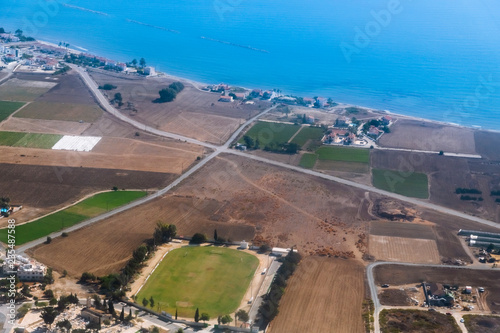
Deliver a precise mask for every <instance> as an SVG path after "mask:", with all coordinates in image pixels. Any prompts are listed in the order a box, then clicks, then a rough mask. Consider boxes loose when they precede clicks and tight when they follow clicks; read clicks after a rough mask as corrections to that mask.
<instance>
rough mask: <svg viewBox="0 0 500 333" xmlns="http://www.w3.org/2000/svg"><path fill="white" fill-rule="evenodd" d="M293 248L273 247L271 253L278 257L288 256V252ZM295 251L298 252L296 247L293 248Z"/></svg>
mask: <svg viewBox="0 0 500 333" xmlns="http://www.w3.org/2000/svg"><path fill="white" fill-rule="evenodd" d="M291 250H292V249H283V248H281V247H273V249H272V250H271V254H272V255H275V256H277V257H281V256H286V255H287V254H288V252H290V251H291ZM293 252H297V250H296V249H293Z"/></svg>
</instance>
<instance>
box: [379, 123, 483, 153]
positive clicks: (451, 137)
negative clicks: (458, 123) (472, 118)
mask: <svg viewBox="0 0 500 333" xmlns="http://www.w3.org/2000/svg"><path fill="white" fill-rule="evenodd" d="M416 138H417V139H416ZM379 144H380V145H381V146H384V147H392V148H406V149H417V150H430V151H440V150H443V151H445V152H453V153H466V154H475V152H476V146H475V143H474V130H472V129H468V128H463V127H455V126H449V125H444V124H437V123H432V122H423V121H417V120H406V119H399V120H398V121H397V122H396V123H395V124H394V125H392V126H391V133H386V134H384V135H383V136H382V137H381V138H380V140H379Z"/></svg>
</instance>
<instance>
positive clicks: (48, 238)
mask: <svg viewBox="0 0 500 333" xmlns="http://www.w3.org/2000/svg"><path fill="white" fill-rule="evenodd" d="M50 243H52V237H50V236H47V240H46V241H45V244H50Z"/></svg>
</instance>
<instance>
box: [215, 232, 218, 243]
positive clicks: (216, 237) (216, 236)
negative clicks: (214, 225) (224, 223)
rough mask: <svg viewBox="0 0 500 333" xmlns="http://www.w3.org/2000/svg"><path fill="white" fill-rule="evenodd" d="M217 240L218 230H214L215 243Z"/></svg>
mask: <svg viewBox="0 0 500 333" xmlns="http://www.w3.org/2000/svg"><path fill="white" fill-rule="evenodd" d="M217 238H218V237H217V229H215V230H214V241H216V242H217Z"/></svg>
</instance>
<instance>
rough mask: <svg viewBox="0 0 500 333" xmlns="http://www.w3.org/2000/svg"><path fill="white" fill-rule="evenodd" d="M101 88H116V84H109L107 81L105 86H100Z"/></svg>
mask: <svg viewBox="0 0 500 333" xmlns="http://www.w3.org/2000/svg"><path fill="white" fill-rule="evenodd" d="M99 89H101V90H113V89H116V86H114V85H112V84H109V83H106V84H105V85H103V86H99Z"/></svg>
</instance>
